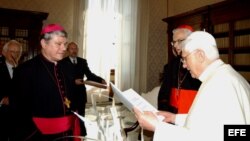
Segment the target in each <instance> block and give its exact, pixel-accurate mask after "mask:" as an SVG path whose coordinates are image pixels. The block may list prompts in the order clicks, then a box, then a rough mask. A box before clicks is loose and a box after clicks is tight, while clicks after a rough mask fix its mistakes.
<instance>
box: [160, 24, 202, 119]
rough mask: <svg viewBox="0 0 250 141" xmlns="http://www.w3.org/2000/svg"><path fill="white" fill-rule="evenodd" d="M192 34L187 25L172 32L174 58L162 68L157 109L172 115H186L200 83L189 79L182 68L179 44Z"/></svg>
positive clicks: (188, 74)
mask: <svg viewBox="0 0 250 141" xmlns="http://www.w3.org/2000/svg"><path fill="white" fill-rule="evenodd" d="M192 32H193V28H192V27H191V26H189V25H180V26H178V27H177V28H175V29H174V30H173V41H172V42H171V45H172V52H173V54H174V58H173V60H172V61H171V62H169V63H168V64H167V65H165V66H164V72H163V81H162V84H161V88H160V91H159V94H158V109H159V110H164V111H169V112H173V113H183V114H184V113H187V112H188V110H189V108H190V106H191V104H192V102H193V99H194V98H195V95H196V93H197V90H198V88H199V86H200V81H199V80H197V79H194V78H192V77H191V75H190V73H189V72H188V70H187V69H185V68H183V67H182V65H183V64H182V62H181V61H180V60H181V43H182V42H183V41H184V40H185V39H186V38H187V36H188V35H190V34H191V33H192Z"/></svg>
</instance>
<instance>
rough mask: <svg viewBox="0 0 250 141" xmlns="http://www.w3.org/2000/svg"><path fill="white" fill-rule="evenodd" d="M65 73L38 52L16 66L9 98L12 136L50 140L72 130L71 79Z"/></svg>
mask: <svg viewBox="0 0 250 141" xmlns="http://www.w3.org/2000/svg"><path fill="white" fill-rule="evenodd" d="M65 73H66V72H64V70H63V69H62V67H61V66H60V64H57V65H56V64H54V63H52V62H49V61H48V60H46V59H45V58H44V57H43V56H42V55H38V56H36V57H34V58H33V59H31V60H29V61H27V62H25V63H23V64H21V65H20V66H18V67H17V69H16V70H15V74H14V77H13V81H14V84H15V91H14V93H13V94H12V96H11V98H10V102H11V107H12V111H13V114H14V117H13V119H12V121H13V123H14V124H13V128H12V129H13V132H12V133H13V135H12V137H13V139H12V140H18V141H21V140H26V139H28V140H35V141H40V140H41V141H45V140H46V141H47V140H48V141H52V140H54V139H57V138H60V137H65V136H69V135H72V134H73V133H72V132H73V131H72V129H73V123H74V122H73V121H74V119H75V117H74V116H73V114H72V112H71V110H75V109H72V107H76V106H74V103H75V102H74V98H73V97H72V95H73V93H74V91H73V89H72V87H73V80H70V78H68V77H67V75H66V74H65ZM72 117H74V118H72ZM61 124H62V125H61ZM64 124H65V125H64ZM57 126H58V127H57Z"/></svg>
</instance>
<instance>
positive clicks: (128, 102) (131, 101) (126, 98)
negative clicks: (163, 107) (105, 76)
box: [110, 83, 158, 112]
mask: <svg viewBox="0 0 250 141" xmlns="http://www.w3.org/2000/svg"><path fill="white" fill-rule="evenodd" d="M110 84H111V87H112V90H113V92H114V94H115V95H117V97H118V98H119V100H120V101H121V102H122V103H123V104H124V105H125V106H126V107H127V108H128V109H129V110H130V111H132V109H133V107H134V106H135V107H138V108H139V109H140V110H142V111H152V112H157V111H158V110H157V109H156V108H155V107H154V106H153V105H151V104H150V103H149V102H148V101H147V100H145V99H144V98H143V97H141V96H140V95H139V94H138V93H137V92H136V91H134V90H133V89H128V90H126V91H124V92H122V91H120V90H119V89H118V88H117V87H116V86H115V85H114V84H113V83H110Z"/></svg>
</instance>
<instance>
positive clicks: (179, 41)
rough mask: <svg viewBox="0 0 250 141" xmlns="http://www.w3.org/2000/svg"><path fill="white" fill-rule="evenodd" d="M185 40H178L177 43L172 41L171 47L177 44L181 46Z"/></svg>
mask: <svg viewBox="0 0 250 141" xmlns="http://www.w3.org/2000/svg"><path fill="white" fill-rule="evenodd" d="M184 40H185V39H181V40H176V41H172V42H171V45H172V47H173V46H174V45H175V44H176V43H177V44H180V43H181V42H183V41H184Z"/></svg>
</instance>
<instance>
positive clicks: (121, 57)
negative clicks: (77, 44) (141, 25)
mask: <svg viewBox="0 0 250 141" xmlns="http://www.w3.org/2000/svg"><path fill="white" fill-rule="evenodd" d="M137 11H138V0H86V3H85V13H84V14H83V15H84V37H83V38H84V39H83V52H84V53H85V54H84V55H83V56H85V58H86V59H87V60H88V64H89V67H90V69H91V70H92V71H93V72H95V73H96V74H98V75H100V76H102V77H103V78H105V79H106V80H107V82H108V81H109V79H110V78H109V76H110V70H111V69H115V83H116V85H117V86H118V87H119V88H121V89H122V90H125V89H128V88H131V87H135V86H138V85H139V84H136V83H137V82H139V81H138V80H135V79H137V78H138V77H136V76H135V72H136V51H137V49H136V47H137V45H136V44H137V43H136V42H137V40H136V39H137V25H138V24H137Z"/></svg>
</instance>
